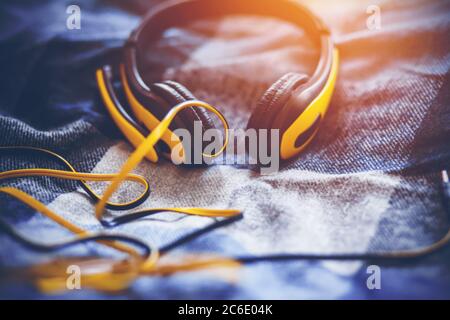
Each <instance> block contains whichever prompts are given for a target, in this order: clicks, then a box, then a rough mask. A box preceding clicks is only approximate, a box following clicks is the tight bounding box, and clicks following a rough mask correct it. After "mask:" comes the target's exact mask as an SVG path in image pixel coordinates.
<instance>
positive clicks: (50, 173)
mask: <svg viewBox="0 0 450 320" xmlns="http://www.w3.org/2000/svg"><path fill="white" fill-rule="evenodd" d="M196 106H200V107H204V108H206V109H208V110H210V111H212V112H213V113H215V114H216V115H218V116H219V118H220V119H221V120H222V122H223V123H224V126H225V130H226V132H227V131H228V125H227V123H226V121H225V119H224V118H223V116H222V115H221V114H220V113H219V112H218V111H217V110H216V109H215V108H214V107H212V106H210V105H208V104H206V103H204V102H201V101H189V102H185V103H182V104H180V105H178V106H176V107H174V108H173V109H172V110H171V111H170V112H169V113H168V114H167V115H166V117H165V118H164V119H163V121H162V122H161V123H160V124H159V125H158V126H157V127H156V129H155V130H154V131H152V133H151V134H150V135H149V136H148V137H147V138H146V139H145V140H144V141H143V142H141V144H139V146H138V147H137V148H136V150H135V151H134V152H133V153H132V154H131V156H130V157H129V158H128V160H127V161H126V163H125V164H124V165H123V167H122V169H121V170H120V172H119V173H117V174H97V173H80V172H77V171H76V170H75V168H74V167H73V166H72V165H71V164H70V163H69V162H68V161H67V160H66V159H64V158H63V157H62V156H60V155H58V154H56V153H54V152H52V151H49V150H46V149H41V148H34V147H23V146H19V147H0V151H3V152H5V151H21V152H40V153H43V154H45V155H47V156H51V157H53V158H54V159H56V160H58V161H59V162H60V163H61V164H62V165H63V166H65V168H66V169H67V170H54V169H42V168H38V169H17V170H10V171H5V172H0V180H3V179H12V178H21V177H30V176H47V177H54V178H61V179H68V180H76V181H78V182H79V183H80V185H81V187H82V188H83V190H84V191H86V193H87V194H88V195H89V196H90V197H91V198H92V200H93V201H95V202H96V206H95V215H96V217H97V219H98V220H99V222H100V223H101V224H102V225H103V226H104V227H107V228H112V227H115V226H118V225H121V224H124V223H128V222H131V221H135V220H137V219H141V218H143V217H146V216H149V215H153V214H156V213H159V212H163V211H168V212H175V213H183V214H189V215H197V216H203V217H213V218H217V217H223V218H225V219H223V220H219V221H215V222H214V223H212V224H210V225H208V226H206V227H204V228H202V229H199V230H197V231H194V232H192V233H189V234H187V235H185V236H183V237H181V238H180V239H177V240H175V241H173V242H172V243H169V244H166V245H165V246H164V247H161V248H156V247H153V246H151V245H149V244H147V243H145V242H143V241H142V240H140V239H136V238H133V237H130V236H125V235H116V234H105V233H90V232H88V231H87V230H84V229H82V228H80V227H78V226H77V225H75V224H73V223H71V222H70V221H68V220H66V219H64V218H63V217H61V216H60V215H58V214H56V213H55V212H53V211H52V210H50V209H49V208H48V207H47V206H45V205H44V204H43V203H41V202H40V201H38V200H36V199H34V198H33V197H31V196H30V195H28V194H27V193H25V192H23V191H21V190H19V189H16V188H12V187H2V188H0V193H4V194H7V195H9V196H11V197H14V198H16V199H17V200H19V201H21V202H23V203H25V204H26V205H28V206H29V207H31V208H33V209H34V210H36V211H39V212H41V213H42V214H43V215H45V216H46V217H48V218H50V219H51V220H53V221H55V222H57V223H58V224H60V225H61V226H63V227H65V228H66V229H67V230H69V231H71V232H73V233H75V234H77V237H76V238H74V239H72V240H69V241H66V242H61V243H56V244H51V245H47V244H45V245H44V244H40V243H36V242H33V241H31V240H29V239H27V238H25V237H23V236H22V235H21V234H20V233H18V232H16V231H15V230H14V229H13V228H12V227H11V226H9V225H8V224H7V223H5V222H4V221H3V220H2V219H0V229H1V230H3V232H5V233H6V234H8V235H9V236H11V237H12V238H14V239H15V240H16V241H18V242H19V243H21V244H22V245H24V246H26V247H28V248H30V249H33V250H36V251H40V252H54V251H56V250H61V249H64V248H68V247H72V246H75V245H79V244H82V243H88V242H93V241H94V242H99V243H101V244H104V245H107V246H109V247H111V248H114V249H116V250H117V251H119V252H122V253H126V254H127V255H128V256H127V258H126V259H112V258H103V259H99V258H97V257H96V258H93V257H84V258H78V259H68V258H67V259H60V260H56V261H51V262H50V263H44V264H41V265H35V266H33V267H31V268H30V270H29V272H27V275H30V276H32V277H33V279H34V280H35V281H36V283H37V284H38V286H39V288H41V289H42V290H43V291H44V292H55V291H60V290H64V289H65V288H66V278H67V274H66V269H67V267H68V266H70V265H73V264H77V265H80V266H82V267H83V270H84V272H83V273H82V280H81V281H82V283H83V286H84V287H90V288H93V289H97V290H103V291H110V292H117V291H120V290H123V289H125V288H127V287H128V286H129V285H130V283H132V281H133V280H135V279H136V278H137V277H139V276H141V275H146V274H147V275H150V274H152V275H168V274H172V273H174V272H179V271H187V270H196V269H200V268H207V267H217V266H219V267H238V266H240V265H241V264H249V263H256V262H261V261H286V260H381V261H385V260H386V261H410V260H411V259H416V258H420V257H425V256H428V255H430V254H432V253H435V252H437V251H438V250H441V249H443V248H444V247H445V246H447V245H448V244H449V242H450V230H448V231H447V233H446V234H445V235H444V236H443V237H442V238H441V239H439V240H438V241H436V242H435V243H433V244H431V245H428V246H424V247H420V248H414V249H410V250H402V251H384V252H369V253H342V254H314V253H311V254H308V253H299V254H271V255H264V256H238V257H198V256H197V257H195V258H192V259H185V260H184V261H183V262H182V263H172V264H171V263H165V264H163V263H160V259H159V258H160V256H162V255H165V254H167V253H169V252H170V251H171V250H173V249H175V248H177V247H179V246H181V245H183V244H185V243H187V242H188V241H191V240H193V239H195V238H197V237H199V236H201V235H203V234H205V233H207V232H210V231H212V230H214V229H217V228H220V227H224V226H226V225H228V224H230V223H233V222H235V221H237V220H239V219H242V217H243V216H242V213H241V212H240V211H239V210H234V209H209V208H152V209H144V210H138V211H135V212H132V213H129V214H126V215H122V216H118V217H115V218H113V219H105V218H104V217H103V215H104V212H105V209H111V210H129V209H134V208H136V207H137V206H139V205H141V204H142V203H143V202H144V201H145V200H146V199H147V198H148V197H149V195H150V189H149V183H148V181H147V180H146V179H145V178H144V177H142V176H139V175H136V174H133V173H130V172H131V171H132V170H133V169H134V168H135V167H136V166H137V165H138V163H139V162H140V161H142V159H143V158H144V156H145V155H146V154H147V153H148V152H149V150H151V148H153V147H154V146H155V144H156V143H157V142H158V140H159V139H160V138H161V136H162V135H163V134H164V132H165V130H167V128H168V127H169V125H170V123H171V121H172V120H173V118H174V117H175V115H176V114H177V113H178V112H180V111H181V110H183V109H185V108H188V107H196ZM226 143H227V140H226V141H225V143H224V146H223V147H222V149H221V150H220V152H222V151H223V150H224V148H225V147H226ZM220 152H219V153H217V154H216V155H218V154H220ZM86 181H112V182H111V184H110V185H109V186H108V188H107V189H106V191H105V192H104V194H103V196H102V197H100V196H99V195H97V194H96V193H95V192H94V191H93V190H92V189H91V188H90V187H89V186H88V185H87V183H86ZM123 181H132V182H137V183H140V184H141V185H143V186H144V191H143V192H142V193H141V194H140V195H139V196H138V197H136V198H135V199H134V200H132V201H130V202H126V203H113V202H110V201H109V199H110V198H111V196H112V195H113V194H114V192H115V191H116V190H117V188H119V187H120V184H121V183H122V182H123ZM130 245H131V246H132V247H130ZM133 247H136V248H139V249H140V250H141V251H142V252H141V253H139V252H138V251H136V250H135V249H136V248H133Z"/></svg>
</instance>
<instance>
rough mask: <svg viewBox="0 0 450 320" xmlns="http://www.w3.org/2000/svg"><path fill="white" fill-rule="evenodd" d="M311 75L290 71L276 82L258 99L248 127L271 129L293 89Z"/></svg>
mask: <svg viewBox="0 0 450 320" xmlns="http://www.w3.org/2000/svg"><path fill="white" fill-rule="evenodd" d="M308 80H309V77H308V76H307V75H305V74H300V73H293V72H292V73H288V74H285V75H284V76H283V77H281V78H280V79H279V80H278V81H277V82H275V83H274V84H273V85H272V86H271V87H270V88H269V90H267V91H266V93H265V94H264V95H263V96H262V98H261V99H260V100H259V101H258V104H257V105H256V108H255V110H254V111H253V112H252V115H251V116H250V119H249V121H248V124H247V128H248V129H250V128H253V129H270V128H271V124H272V122H273V121H274V119H275V118H276V116H277V114H278V113H279V112H282V108H283V106H284V105H285V104H286V103H287V101H288V99H289V98H290V96H291V94H292V91H293V90H295V89H296V88H297V87H298V86H300V85H302V84H304V83H306V82H307V81H308Z"/></svg>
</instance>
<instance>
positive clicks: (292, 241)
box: [0, 0, 450, 299]
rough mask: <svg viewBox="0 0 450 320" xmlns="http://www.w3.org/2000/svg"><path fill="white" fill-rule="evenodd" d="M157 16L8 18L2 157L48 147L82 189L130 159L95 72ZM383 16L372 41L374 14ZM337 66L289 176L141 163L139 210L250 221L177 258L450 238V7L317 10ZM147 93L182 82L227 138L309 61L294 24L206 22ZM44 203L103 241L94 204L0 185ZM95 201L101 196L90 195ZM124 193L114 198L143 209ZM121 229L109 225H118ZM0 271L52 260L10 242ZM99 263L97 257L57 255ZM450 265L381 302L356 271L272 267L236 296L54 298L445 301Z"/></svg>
mask: <svg viewBox="0 0 450 320" xmlns="http://www.w3.org/2000/svg"><path fill="white" fill-rule="evenodd" d="M155 3H156V1H139V0H133V1H127V2H121V1H87V0H86V1H84V0H78V1H77V4H78V5H79V6H80V8H81V14H82V19H81V29H80V30H68V29H67V28H66V19H67V14H66V8H67V6H68V5H69V4H72V1H59V0H58V1H56V0H54V1H51V0H48V1H34V0H28V1H21V2H19V3H17V2H16V1H2V2H1V4H0V21H1V22H0V23H1V25H2V27H1V28H0V68H1V74H2V77H1V78H0V87H1V91H0V145H1V146H13V145H25V146H35V147H43V148H48V149H50V150H53V151H55V152H58V153H60V154H61V155H63V156H64V157H66V158H67V159H68V160H69V161H70V162H71V163H72V164H73V165H74V167H76V169H77V170H78V171H83V172H91V171H92V172H101V173H107V172H116V171H117V170H118V169H119V168H120V167H121V164H123V162H124V161H125V160H126V158H127V157H128V156H129V154H130V152H132V148H131V146H130V145H129V144H128V143H127V142H125V140H124V139H123V137H122V136H121V135H120V133H119V131H118V129H117V128H116V127H115V126H114V124H113V122H112V121H111V120H110V118H109V116H108V114H107V112H106V110H105V108H104V106H103V104H102V102H101V100H100V98H99V96H98V93H97V88H96V83H95V70H96V68H97V67H99V66H102V65H104V64H106V63H110V64H117V63H118V62H119V61H120V60H121V47H122V45H123V44H124V41H125V40H126V39H127V37H128V35H129V33H130V31H131V30H133V28H135V27H136V26H137V25H138V24H139V21H140V17H141V16H142V15H143V14H144V13H145V12H146V10H148V8H149V6H152V5H154V4H155ZM374 3H375V4H376V5H377V6H378V7H377V8H379V9H380V14H381V20H380V22H381V24H380V25H379V27H380V28H375V29H373V28H369V27H368V26H367V19H368V18H369V17H370V14H371V13H368V11H367V8H368V6H369V5H371V4H374ZM306 5H308V6H311V8H312V9H313V10H314V11H315V12H316V13H317V14H319V15H320V16H322V18H323V19H324V20H325V21H327V23H328V24H329V25H330V26H331V28H332V30H333V33H334V34H335V37H336V41H337V46H338V48H339V49H340V52H341V60H342V62H341V67H340V73H339V78H338V82H337V88H336V92H335V95H334V97H333V100H332V103H331V106H330V110H329V112H328V115H327V117H326V118H325V120H324V123H323V126H322V127H321V129H320V131H319V133H318V136H317V138H316V139H315V141H314V143H313V144H312V145H311V146H310V147H308V149H307V150H306V151H305V152H304V153H303V154H302V155H300V156H299V157H298V158H296V159H295V160H293V161H291V162H290V163H289V164H287V165H286V166H284V167H283V168H282V169H281V170H280V172H278V173H276V174H272V175H268V176H261V175H258V174H257V173H256V172H254V171H252V170H250V169H249V168H245V167H242V166H239V167H238V166H232V165H227V166H225V165H215V166H210V167H207V168H197V169H186V168H179V167H175V166H173V165H172V164H170V163H168V162H164V161H163V162H162V163H159V164H158V165H154V164H151V163H149V162H147V161H144V162H142V163H141V164H140V166H139V167H138V168H137V169H136V172H137V173H140V174H142V175H144V176H145V177H147V178H148V179H149V181H150V183H151V188H152V191H153V192H152V194H151V196H150V198H149V199H148V200H147V201H146V202H145V203H144V204H143V206H144V207H172V206H186V207H191V206H196V207H199V206H205V207H218V208H225V207H233V208H241V209H243V210H244V214H245V217H244V219H243V220H242V221H239V222H237V223H234V224H232V225H230V226H227V227H225V228H222V229H219V230H216V231H214V232H211V233H209V234H207V235H205V236H203V237H201V238H198V239H196V240H194V241H192V242H190V243H188V244H186V245H185V246H183V247H182V248H180V249H178V250H177V252H175V253H174V254H177V253H178V254H185V253H188V254H192V253H196V252H208V253H215V254H219V255H228V256H233V255H242V254H246V255H257V254H270V253H297V252H317V253H335V252H336V253H339V252H349V251H350V252H355V251H356V252H367V251H370V250H382V249H383V250H395V249H406V248H414V247H417V246H423V245H427V244H430V243H432V242H434V241H436V240H437V239H439V238H440V237H442V235H443V234H444V233H445V232H446V230H447V229H448V226H449V217H448V216H447V214H446V212H445V210H444V208H443V206H442V203H441V201H440V194H439V187H440V186H439V171H440V170H441V169H444V168H445V167H448V166H449V164H450V148H449V140H448V139H449V136H450V126H449V123H450V108H449V102H450V96H449V84H450V73H449V69H450V50H449V49H450V44H449V41H448V34H449V32H450V3H449V2H448V1H431V0H414V1H373V0H372V1H345V2H343V1H340V2H336V1H325V0H322V1H314V3H309V2H307V3H306ZM148 46H149V49H148V52H149V54H148V56H147V57H146V59H147V61H148V63H149V65H150V66H152V68H150V69H149V70H146V71H145V75H144V76H145V80H146V81H148V82H151V81H156V80H161V79H173V80H176V81H179V82H181V83H183V84H184V85H185V86H187V87H188V88H190V89H191V91H193V93H194V94H195V95H196V96H197V98H199V99H202V100H205V101H208V102H209V103H211V104H213V105H215V106H217V108H218V109H219V110H221V111H222V112H223V113H224V114H225V116H226V117H227V119H228V120H229V122H230V125H231V127H233V128H245V124H246V120H247V119H248V117H249V115H250V112H251V111H252V109H253V108H254V107H255V105H256V103H257V101H258V99H259V98H260V97H261V95H262V93H263V92H264V91H265V90H267V88H268V87H269V86H270V84H271V83H273V82H274V81H276V80H277V79H278V78H280V77H281V76H282V75H283V74H285V73H287V72H289V71H295V72H304V73H311V72H312V70H313V68H314V62H315V59H316V57H317V49H315V48H314V47H313V45H312V42H311V39H310V38H309V37H308V35H307V34H306V33H305V32H303V31H302V30H299V29H297V28H295V27H293V26H291V25H289V24H286V23H284V22H281V21H278V20H274V19H269V18H256V17H251V16H233V17H226V18H224V19H221V20H202V21H197V22H195V23H191V24H189V25H186V26H183V27H177V28H171V29H169V30H167V31H166V32H165V33H164V34H163V36H162V37H161V38H160V39H159V40H158V41H157V42H155V43H151V44H148ZM28 167H48V168H57V164H55V163H53V162H51V161H48V159H43V158H41V157H39V155H35V156H30V155H27V156H26V157H24V156H22V155H20V154H14V155H13V154H6V153H5V154H3V153H2V154H1V156H0V171H5V170H11V169H15V168H28ZM0 185H2V186H4V185H9V186H15V187H17V188H19V189H21V190H24V191H26V192H28V193H30V194H32V195H33V196H35V197H36V198H37V199H39V200H41V201H43V202H45V203H46V204H48V205H49V206H50V208H51V209H53V210H55V211H56V212H58V213H59V214H61V215H63V216H64V217H66V218H67V219H69V220H70V221H72V222H74V223H76V224H77V225H79V226H81V227H83V228H87V229H89V230H93V231H99V230H102V226H101V225H100V224H99V223H98V221H97V220H96V219H95V217H94V214H93V204H92V202H91V201H90V200H89V199H88V198H87V197H86V195H85V194H84V193H83V191H82V190H81V189H80V188H79V187H78V185H77V184H76V183H74V182H70V181H62V180H58V179H50V178H40V177H39V178H24V179H17V180H11V181H0ZM95 188H96V190H98V191H101V190H102V185H95ZM136 188H137V187H135V186H133V185H129V186H127V187H126V188H121V190H120V191H119V192H118V195H117V197H118V198H119V199H127V198H130V197H133V195H135V194H136V192H138V189H136ZM0 208H1V209H0V214H1V215H2V218H4V219H5V220H7V221H8V222H9V223H11V224H12V225H14V226H15V228H17V229H18V230H19V231H20V232H22V233H23V234H25V235H27V237H29V238H32V239H37V240H39V241H42V242H46V243H51V242H54V241H59V240H61V239H68V238H70V237H71V236H72V235H71V233H70V232H68V231H66V230H64V229H62V228H61V227H60V226H58V225H56V224H55V223H53V222H52V221H49V220H48V219H47V218H45V217H43V216H41V215H40V214H39V213H36V212H33V211H31V210H30V209H29V208H26V207H25V206H23V205H21V204H18V203H17V201H13V200H11V198H7V197H3V196H2V197H0ZM112 214H115V213H112ZM208 223H211V220H210V219H209V218H199V217H193V216H188V217H181V216H179V215H174V214H169V213H164V214H160V215H158V216H157V217H154V218H147V219H143V220H140V221H138V222H135V223H131V224H128V225H124V226H121V227H119V228H117V229H116V230H114V231H117V232H120V233H123V234H130V235H134V236H136V237H139V238H141V239H143V240H145V241H148V242H151V243H154V244H156V245H159V246H161V245H164V244H165V243H168V242H169V241H172V240H174V239H177V238H179V237H180V236H182V235H183V234H186V233H187V232H191V231H193V230H197V229H198V228H201V227H202V226H205V225H206V224H208ZM0 241H1V242H0V243H1V244H2V249H1V250H0V265H1V266H2V268H6V267H8V268H10V267H18V266H26V265H30V264H33V263H37V262H40V261H46V260H48V259H50V258H51V257H53V256H47V255H42V254H37V253H34V252H30V251H28V250H26V249H25V248H23V247H21V246H20V245H19V244H17V243H15V242H14V241H12V240H11V239H10V238H8V237H7V236H6V235H2V234H0ZM102 250H105V249H104V247H102V246H101V245H97V244H88V245H83V246H80V247H79V248H76V249H71V250H69V251H64V252H63V253H61V254H64V255H66V254H87V253H93V252H98V253H101V252H102ZM449 259H450V250H449V249H446V250H445V251H443V252H441V253H439V254H437V255H433V256H430V257H429V258H426V259H424V260H421V261H420V262H415V263H410V264H389V265H380V270H381V289H379V290H370V289H369V288H368V286H367V283H366V280H367V278H368V276H369V274H368V269H367V267H368V264H366V263H362V262H331V261H329V262H317V261H315V262H311V261H296V262H295V261H291V262H263V263H258V264H254V265H249V266H245V267H243V268H241V269H240V270H239V271H238V272H237V275H236V276H237V280H236V281H234V282H230V281H228V280H226V279H223V278H222V277H217V275H216V274H215V273H211V272H190V273H179V274H176V275H174V276H170V277H150V276H148V277H141V278H140V279H139V280H137V281H136V282H134V283H133V285H132V286H131V287H130V289H129V290H128V291H126V292H123V293H121V294H120V295H115V296H110V295H106V294H104V293H99V292H95V291H90V290H74V291H70V292H67V293H64V294H61V295H59V296H57V297H59V298H69V299H70V298H111V297H114V298H147V299H167V298H177V299H179V298H181V299H182V298H188V299H190V298H194V299H195V298H209V299H210V298H225V299H228V298H229V299H240V298H250V299H261V298H265V299H314V298H324V299H360V298H369V299H378V298H388V299H390V298H450V290H449V288H450V265H449V261H450V260H449ZM1 279H2V280H1V281H0V296H1V297H2V298H48V296H43V295H42V294H40V293H39V292H38V291H37V290H36V289H35V288H34V287H32V286H31V285H30V284H29V283H27V282H23V281H20V279H14V280H11V279H5V277H1Z"/></svg>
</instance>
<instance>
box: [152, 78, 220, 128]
mask: <svg viewBox="0 0 450 320" xmlns="http://www.w3.org/2000/svg"><path fill="white" fill-rule="evenodd" d="M151 89H152V90H153V91H154V92H155V93H157V94H158V95H159V96H160V97H162V98H163V99H164V100H165V101H166V102H167V104H168V110H167V112H168V111H169V109H170V108H171V107H173V106H175V105H177V104H179V103H183V102H185V101H190V100H196V98H195V96H194V95H193V94H192V93H191V92H190V91H189V90H188V89H187V88H186V87H184V86H183V85H182V84H180V83H178V82H175V81H164V82H161V83H155V84H153V85H152V86H151ZM177 117H180V118H181V120H182V122H183V123H184V127H185V128H186V129H188V130H189V131H190V132H193V130H194V121H199V122H201V124H202V127H203V129H204V130H207V129H212V128H215V126H214V122H213V121H212V120H211V118H210V117H209V115H208V113H207V111H206V110H204V109H201V108H187V109H185V110H183V111H181V112H180V114H179V115H178V116H177Z"/></svg>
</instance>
